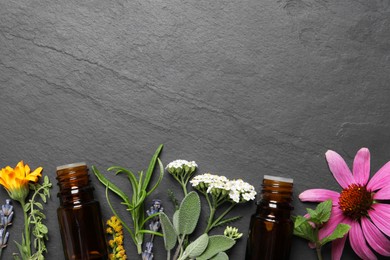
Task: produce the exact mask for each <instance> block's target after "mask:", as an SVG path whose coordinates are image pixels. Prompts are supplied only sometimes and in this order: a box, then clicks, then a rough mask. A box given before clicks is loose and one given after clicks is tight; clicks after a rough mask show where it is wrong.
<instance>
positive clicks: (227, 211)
mask: <svg viewBox="0 0 390 260" xmlns="http://www.w3.org/2000/svg"><path fill="white" fill-rule="evenodd" d="M234 206H236V203H233V204H231V205H230V206H229V208H227V209H226V210H225V211H224V212H223V213H222V214H221V215H220V216H219V217H218V218H217V219H216V220H215V221H214V222H213V224H212V228H213V227H214V226H215V225H218V222H219V221H221V220H222V219H223V218H224V217H225V216H226V215H227V214H228V213H229V212H230V211H231V210H232V209H233V208H234ZM210 230H211V229H210Z"/></svg>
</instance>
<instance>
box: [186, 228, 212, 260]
mask: <svg viewBox="0 0 390 260" xmlns="http://www.w3.org/2000/svg"><path fill="white" fill-rule="evenodd" d="M208 243H209V236H208V235H207V234H203V235H201V236H200V237H198V238H197V239H196V240H195V241H194V242H192V243H191V244H189V245H188V246H187V247H186V249H185V250H184V253H183V255H182V256H181V257H180V258H179V260H184V259H187V257H189V258H191V259H193V258H195V257H197V256H199V255H200V254H202V253H203V252H204V250H205V249H206V248H207V245H208Z"/></svg>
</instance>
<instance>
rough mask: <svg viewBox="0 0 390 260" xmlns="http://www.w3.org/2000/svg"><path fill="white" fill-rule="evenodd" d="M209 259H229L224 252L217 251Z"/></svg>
mask: <svg viewBox="0 0 390 260" xmlns="http://www.w3.org/2000/svg"><path fill="white" fill-rule="evenodd" d="M210 260H229V257H228V255H227V254H226V253H225V252H219V253H218V254H216V255H215V256H213V257H212V258H210Z"/></svg>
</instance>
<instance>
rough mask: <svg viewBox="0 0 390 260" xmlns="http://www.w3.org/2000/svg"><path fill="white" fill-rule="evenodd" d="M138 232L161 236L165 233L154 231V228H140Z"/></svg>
mask: <svg viewBox="0 0 390 260" xmlns="http://www.w3.org/2000/svg"><path fill="white" fill-rule="evenodd" d="M138 233H141V234H151V235H155V236H159V237H162V236H163V234H161V233H160V232H156V231H152V230H149V229H141V230H138Z"/></svg>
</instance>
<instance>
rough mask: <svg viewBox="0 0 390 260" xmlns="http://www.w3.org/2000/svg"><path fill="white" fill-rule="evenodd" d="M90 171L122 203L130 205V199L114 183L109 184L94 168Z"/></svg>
mask: <svg viewBox="0 0 390 260" xmlns="http://www.w3.org/2000/svg"><path fill="white" fill-rule="evenodd" d="M92 171H93V173H94V174H95V176H96V177H97V178H98V180H99V181H100V182H101V183H102V184H103V185H105V186H106V187H108V188H109V189H110V190H111V191H112V192H114V193H115V194H116V195H118V196H119V197H120V198H121V199H122V200H123V201H124V202H126V203H130V198H129V197H128V196H127V195H126V194H125V193H124V192H123V191H122V190H121V189H119V188H118V187H117V186H116V185H115V184H114V183H112V182H110V181H109V180H108V179H107V178H106V177H105V176H104V175H103V174H101V173H100V172H99V171H98V169H97V168H96V167H95V166H92Z"/></svg>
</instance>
